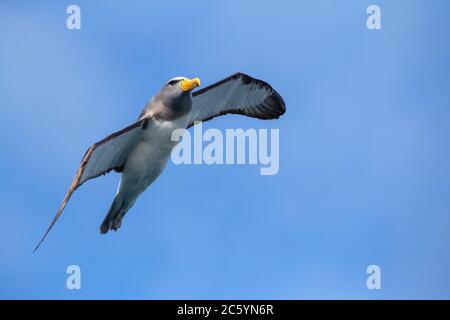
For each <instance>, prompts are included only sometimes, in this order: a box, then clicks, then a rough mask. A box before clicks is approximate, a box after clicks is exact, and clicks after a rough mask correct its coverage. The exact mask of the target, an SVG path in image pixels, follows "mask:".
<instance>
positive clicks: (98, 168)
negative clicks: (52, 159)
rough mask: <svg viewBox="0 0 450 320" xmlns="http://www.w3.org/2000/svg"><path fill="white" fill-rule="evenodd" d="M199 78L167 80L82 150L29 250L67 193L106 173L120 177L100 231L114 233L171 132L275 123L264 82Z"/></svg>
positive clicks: (161, 164)
mask: <svg viewBox="0 0 450 320" xmlns="http://www.w3.org/2000/svg"><path fill="white" fill-rule="evenodd" d="M199 86H200V79H199V78H192V79H189V78H187V77H175V78H172V79H170V80H169V81H167V82H166V83H165V84H164V85H163V86H162V88H161V89H160V90H159V92H158V93H157V94H156V95H154V96H153V97H152V98H151V99H150V101H149V102H148V103H147V104H146V105H145V107H144V109H143V111H142V112H141V114H140V115H139V117H138V120H137V121H136V122H135V123H133V124H131V125H129V126H127V127H125V128H123V129H122V130H119V131H117V132H114V133H112V134H110V135H109V136H107V137H106V138H105V139H103V140H101V141H99V142H97V143H94V144H93V145H92V146H90V147H89V148H88V150H87V151H86V153H85V155H84V157H83V158H82V160H81V163H80V165H79V167H78V170H77V171H76V174H75V177H74V179H73V181H72V183H71V185H70V187H69V189H68V191H67V193H66V195H65V196H64V199H63V201H62V203H61V205H60V207H59V209H58V211H57V213H56V215H55V216H54V218H53V220H52V221H51V223H50V225H49V227H48V228H47V230H46V231H45V233H44V235H43V236H42V238H41V240H40V241H39V242H38V244H37V246H36V247H35V249H34V251H33V252H35V251H36V250H37V249H38V248H39V247H40V245H41V244H42V242H43V241H44V239H45V238H46V237H47V235H48V233H49V232H50V230H51V229H52V228H53V226H54V225H55V223H56V221H57V220H58V218H59V217H60V215H61V213H62V212H63V210H64V208H65V207H66V205H67V203H68V201H69V199H70V197H71V196H72V194H73V192H74V191H75V190H76V189H78V188H79V187H80V186H81V185H82V184H83V183H84V182H86V181H88V180H90V179H94V178H96V177H99V176H102V175H105V174H107V173H109V172H111V171H113V170H114V171H115V172H118V173H120V174H121V178H120V181H119V186H118V189H117V192H116V195H115V197H114V200H113V201H112V204H111V207H110V209H109V211H108V213H107V214H106V216H105V218H104V220H103V222H102V223H101V226H100V233H101V234H105V233H107V232H108V231H109V230H114V231H116V230H118V229H119V228H120V226H121V224H122V219H123V217H124V216H125V214H126V213H127V212H128V210H129V209H130V208H131V207H132V206H133V205H134V203H135V202H136V200H137V198H138V197H139V195H141V194H142V192H143V191H144V190H145V189H147V187H148V186H150V185H151V184H152V183H153V182H154V181H155V180H156V179H157V178H158V176H159V175H160V174H161V172H162V171H163V170H164V168H165V166H166V163H167V162H168V159H169V157H170V154H171V151H172V149H173V148H174V147H175V145H176V144H177V141H172V139H171V134H172V132H173V131H174V130H176V129H188V128H190V127H192V126H193V125H195V124H197V123H198V122H204V121H208V120H210V119H213V118H215V117H218V116H222V115H225V114H239V115H244V116H248V117H252V118H257V119H264V120H266V119H277V118H279V117H280V116H281V115H283V114H284V113H285V111H286V106H285V102H284V100H283V98H282V97H281V95H280V94H279V93H278V92H277V91H275V90H274V89H273V88H272V87H271V86H270V85H269V84H268V83H267V82H265V81H262V80H258V79H255V78H253V77H251V76H249V75H247V74H244V73H241V72H238V73H235V74H232V75H231V76H229V77H226V78H224V79H222V80H220V81H218V82H216V83H213V84H211V85H209V86H207V87H205V88H203V89H198V90H196V91H194V89H196V88H197V87H199Z"/></svg>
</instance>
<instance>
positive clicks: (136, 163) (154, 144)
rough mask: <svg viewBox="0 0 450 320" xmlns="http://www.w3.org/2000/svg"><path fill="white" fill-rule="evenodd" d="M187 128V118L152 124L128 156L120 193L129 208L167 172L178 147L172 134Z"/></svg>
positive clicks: (153, 122) (149, 124)
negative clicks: (167, 166)
mask: <svg viewBox="0 0 450 320" xmlns="http://www.w3.org/2000/svg"><path fill="white" fill-rule="evenodd" d="M186 126H187V117H186V116H185V117H182V118H179V119H177V120H174V121H159V120H151V121H149V122H148V127H147V128H146V129H145V131H144V133H143V135H142V137H141V139H140V141H139V142H138V144H137V146H136V147H135V149H134V150H133V151H132V152H131V153H130V155H129V156H128V159H127V161H126V163H125V166H124V169H123V172H122V177H121V179H120V183H119V188H118V190H117V192H118V193H120V194H121V195H122V197H123V199H126V202H127V207H128V208H130V207H131V206H132V205H133V204H134V202H135V201H136V199H137V197H138V196H139V195H140V194H141V193H142V192H143V191H144V190H145V189H146V188H147V187H148V186H149V185H150V184H152V182H153V181H155V180H156V178H158V176H159V175H160V174H161V172H162V171H163V170H164V167H165V166H166V164H167V161H168V160H169V157H170V153H171V152H172V149H173V147H174V146H175V145H176V142H174V141H172V140H171V135H172V132H173V131H174V130H175V129H179V128H183V129H184V128H186Z"/></svg>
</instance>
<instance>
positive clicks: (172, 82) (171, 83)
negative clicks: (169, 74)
mask: <svg viewBox="0 0 450 320" xmlns="http://www.w3.org/2000/svg"><path fill="white" fill-rule="evenodd" d="M178 81H179V80H171V81H169V84H170V85H171V86H173V85H174V84H175V83H177V82H178Z"/></svg>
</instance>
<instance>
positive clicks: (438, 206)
mask: <svg viewBox="0 0 450 320" xmlns="http://www.w3.org/2000/svg"><path fill="white" fill-rule="evenodd" d="M73 3H75V4H77V5H79V6H80V7H81V14H82V29H81V30H68V29H66V25H65V21H66V17H67V14H66V12H65V11H66V8H67V6H68V5H70V4H73ZM370 4H378V5H380V7H381V13H382V30H376V31H370V30H368V29H367V28H366V18H367V14H366V8H367V7H368V6H369V5H370ZM449 10H450V3H449V2H448V1H445V0H442V1H437V0H436V1H425V0H423V1H404V0H403V1H400V0H399V1H380V0H378V1H363V0H361V1H356V0H355V1H331V0H330V1H260V0H259V1H245V2H243V1H226V2H223V1H221V2H219V1H205V0H192V1H181V0H180V1H170V2H169V3H168V2H167V1H159V2H157V1H151V2H150V1H141V3H139V4H138V3H137V2H136V3H134V4H133V5H132V6H130V5H129V4H128V5H127V4H126V3H125V2H123V1H108V2H104V1H76V2H67V1H58V2H57V3H56V2H50V1H39V3H38V2H36V1H21V2H20V3H19V2H18V1H8V0H6V1H2V2H1V3H0V106H1V117H0V134H1V136H2V137H3V139H0V150H2V151H1V152H2V153H1V155H2V156H1V157H0V167H1V168H2V178H1V180H0V199H1V205H0V212H1V213H0V225H1V226H2V232H1V233H0V298H62V299H75V298H83V299H92V298H114V299H120V298H125V299H130V298H145V299H154V298H161V299H163V298H189V299H196V298H209V299H216V298H256V299H257V298H265V299H269V298H275V299H310V298H325V299H338V298H361V299H370V298H374V299H379V298H388V299H392V298H426V299H428V298H447V299H448V298H450V275H449V273H448V270H449V269H450V253H449V250H448V244H449V242H450V234H449V231H450V151H449V150H450V148H449V147H450V145H449V140H448V137H449V136H450V104H449V102H450V81H449V76H448V71H449V70H450V68H449V67H450V65H449V64H450V60H449V53H450V47H449V43H448V38H449V30H450V20H449V19H448V12H449ZM237 71H241V72H245V73H248V74H250V75H252V76H254V77H257V78H261V79H264V80H266V81H268V82H270V83H271V84H272V85H273V86H274V87H275V88H276V89H277V90H278V91H279V92H280V94H281V95H282V96H283V97H284V99H285V101H286V105H287V112H286V114H285V115H284V116H283V117H282V118H280V119H279V120H277V121H259V120H256V119H251V118H244V117H238V116H227V117H222V118H219V119H215V120H214V121H211V122H208V123H205V124H204V128H208V127H214V128H219V129H221V130H225V129H227V128H269V129H270V128H279V129H280V171H279V173H278V174H277V175H275V176H261V175H259V168H257V167H255V166H250V165H244V166H229V165H228V166H225V165H223V166H220V165H215V166H207V165H200V166H199V165H185V166H175V165H173V164H171V163H169V165H168V167H167V168H166V171H165V172H164V173H163V174H162V175H161V177H160V178H159V179H158V180H157V181H156V182H155V183H154V184H153V185H152V186H151V187H150V188H149V189H148V190H147V191H146V192H145V193H144V194H143V195H142V196H141V197H140V198H139V200H138V201H137V203H136V205H135V206H134V207H133V208H132V210H130V212H129V213H128V215H127V216H126V218H125V220H124V223H123V225H122V228H121V229H120V231H119V232H117V233H110V234H108V235H106V236H101V235H100V234H99V232H98V228H99V225H100V223H101V221H102V219H103V217H104V215H105V214H106V212H107V210H108V209H109V206H110V204H111V201H112V198H113V195H114V193H115V191H116V186H117V182H118V179H119V176H118V175H117V174H111V175H108V176H105V177H102V178H101V179H97V180H94V181H90V182H88V183H86V184H85V185H83V186H82V187H81V188H80V189H79V190H78V191H77V192H76V193H75V194H74V196H73V197H72V199H71V201H70V203H69V205H68V207H67V208H66V210H65V212H64V214H63V216H62V218H61V219H60V220H59V221H58V223H57V225H56V226H55V228H54V229H53V231H52V232H51V233H50V235H49V237H48V238H47V240H46V242H44V244H43V246H42V247H41V248H40V250H39V251H38V252H37V253H36V254H31V252H32V249H33V248H34V246H35V244H36V243H37V241H38V240H39V238H40V237H41V235H42V233H43V232H44V230H45V228H46V227H47V225H48V223H49V222H50V220H51V218H52V217H53V215H54V213H55V212H56V210H57V208H58V206H59V204H60V202H61V200H62V198H63V196H64V194H65V192H66V190H67V187H68V186H69V184H70V182H71V180H72V178H73V176H74V173H75V170H76V168H77V166H78V164H79V162H80V160H81V157H82V156H83V154H84V152H85V150H86V149H87V147H88V146H89V145H90V144H92V143H93V142H95V141H97V140H100V139H102V138H103V137H104V136H106V135H108V134H109V133H111V132H113V131H115V130H118V129H120V128H122V127H124V126H126V125H128V124H130V123H131V122H133V121H134V120H135V119H136V117H137V115H138V114H139V113H140V111H141V109H142V108H143V106H144V104H145V103H146V101H147V100H148V99H149V98H151V96H152V95H153V94H154V93H155V92H156V91H157V90H158V89H159V87H160V86H161V85H162V84H163V83H164V82H165V81H166V80H167V79H169V78H171V77H173V76H176V75H186V76H190V77H193V76H199V77H200V78H201V79H202V84H204V85H205V84H208V83H212V82H214V81H217V80H219V79H222V78H223V77H225V76H228V75H230V74H232V73H234V72H237ZM71 264H77V265H79V266H80V268H81V272H82V276H81V279H82V280H81V281H82V289H81V290H67V289H66V278H67V274H66V273H65V271H66V268H67V266H68V265H71ZM371 264H377V265H379V266H380V267H381V270H382V280H381V281H382V289H381V290H368V289H367V288H366V278H367V274H366V268H367V266H368V265H371Z"/></svg>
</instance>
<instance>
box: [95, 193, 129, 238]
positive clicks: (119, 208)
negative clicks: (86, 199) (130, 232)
mask: <svg viewBox="0 0 450 320" xmlns="http://www.w3.org/2000/svg"><path fill="white" fill-rule="evenodd" d="M127 210H128V208H127V206H126V205H125V202H124V201H123V200H122V197H121V196H120V194H117V195H116V197H115V198H114V201H113V203H112V204H111V208H110V209H109V211H108V213H107V214H106V217H105V219H104V220H103V222H102V224H101V226H100V233H102V234H104V233H107V232H108V231H109V230H114V231H116V230H117V229H119V228H120V225H121V223H122V218H123V216H124V215H125V213H127Z"/></svg>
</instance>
